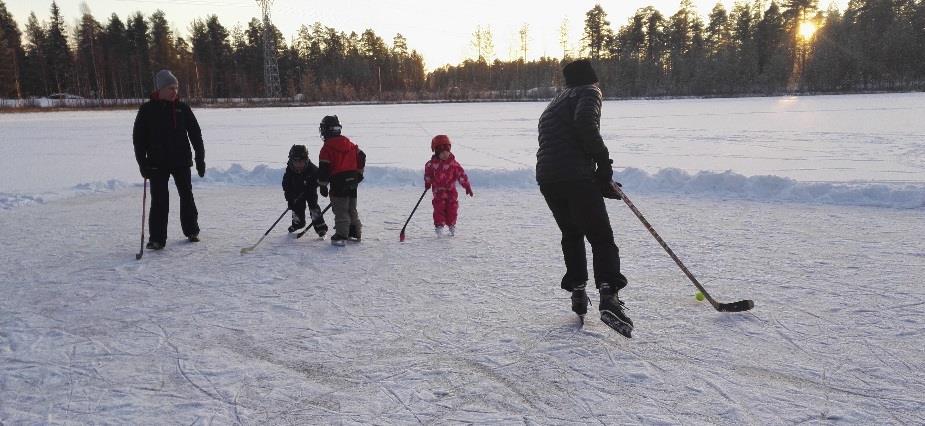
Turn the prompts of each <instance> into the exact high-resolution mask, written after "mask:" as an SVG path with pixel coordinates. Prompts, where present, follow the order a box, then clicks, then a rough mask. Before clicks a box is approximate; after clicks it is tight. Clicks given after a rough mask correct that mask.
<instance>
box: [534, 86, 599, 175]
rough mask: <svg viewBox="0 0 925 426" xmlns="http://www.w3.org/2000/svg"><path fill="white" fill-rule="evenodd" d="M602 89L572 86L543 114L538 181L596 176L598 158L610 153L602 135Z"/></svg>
mask: <svg viewBox="0 0 925 426" xmlns="http://www.w3.org/2000/svg"><path fill="white" fill-rule="evenodd" d="M602 99H603V96H602V95H601V90H600V89H598V88H597V86H595V85H593V84H589V85H584V86H577V87H569V88H567V89H565V90H564V91H563V92H562V93H560V94H559V96H556V98H555V99H553V100H552V102H550V103H549V105H548V106H547V107H546V110H545V111H543V114H542V115H541V116H540V122H539V125H538V128H539V137H538V140H539V146H540V147H539V149H538V150H537V151H536V181H537V183H540V184H544V183H555V182H567V181H575V180H585V179H593V178H594V170H595V162H598V163H606V161H607V159H608V158H609V157H610V154H609V153H608V151H607V146H606V145H604V140H603V138H601V131H600V124H601V102H602Z"/></svg>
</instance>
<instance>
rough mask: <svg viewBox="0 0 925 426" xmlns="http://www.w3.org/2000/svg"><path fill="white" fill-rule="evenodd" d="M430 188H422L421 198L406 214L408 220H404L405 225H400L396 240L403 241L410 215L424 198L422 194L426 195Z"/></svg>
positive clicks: (412, 214)
mask: <svg viewBox="0 0 925 426" xmlns="http://www.w3.org/2000/svg"><path fill="white" fill-rule="evenodd" d="M428 190H430V188H424V192H422V193H421V198H418V202H417V204H415V205H414V208H413V209H412V210H411V214H409V215H408V220H406V221H405V226H402V227H401V232H400V233H399V234H398V242H400V243H403V242H405V228H407V227H408V222H411V216H414V212H416V211H417V210H418V206H420V205H421V200H423V199H424V196H425V195H427V191H428Z"/></svg>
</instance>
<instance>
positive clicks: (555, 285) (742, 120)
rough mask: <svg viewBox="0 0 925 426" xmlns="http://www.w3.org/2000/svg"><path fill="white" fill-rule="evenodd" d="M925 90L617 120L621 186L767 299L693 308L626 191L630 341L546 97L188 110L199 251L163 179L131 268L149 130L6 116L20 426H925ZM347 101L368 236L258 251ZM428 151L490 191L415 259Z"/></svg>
mask: <svg viewBox="0 0 925 426" xmlns="http://www.w3.org/2000/svg"><path fill="white" fill-rule="evenodd" d="M923 101H925V95H923V94H892V95H863V96H820V97H806V98H752V99H715V100H664V101H621V102H607V104H606V105H605V107H604V119H603V133H604V135H605V138H606V140H607V144H608V146H609V147H610V149H611V151H612V156H613V158H614V159H615V160H616V165H617V166H618V168H619V169H618V173H617V174H616V177H617V178H618V179H619V180H620V181H621V182H623V184H624V189H625V190H626V191H627V194H632V195H631V196H632V198H633V200H634V202H635V203H636V204H637V205H638V206H639V208H640V209H641V210H642V211H643V212H644V213H645V214H646V217H647V218H648V219H649V221H651V223H652V225H653V226H654V227H655V228H657V229H658V231H659V233H660V234H661V235H662V236H663V237H664V238H665V239H666V240H667V241H668V243H669V244H670V245H671V247H672V248H673V249H674V250H675V252H676V253H677V254H678V256H680V257H681V258H682V259H683V260H684V262H685V264H686V265H687V266H688V267H689V268H690V270H691V271H692V272H693V273H694V274H695V275H696V276H697V277H698V278H699V279H700V280H701V282H702V283H703V284H704V286H705V287H706V288H707V289H709V291H710V293H711V294H712V295H713V297H715V298H716V299H718V300H720V301H723V302H732V301H736V300H741V299H752V300H754V301H755V308H754V309H753V310H751V311H748V312H743V313H720V312H716V311H715V310H714V309H712V308H711V307H710V306H709V305H708V304H706V303H705V302H698V301H696V300H695V298H694V287H693V286H692V285H691V284H690V283H689V282H688V281H687V278H686V277H685V276H684V275H683V274H682V273H681V272H680V270H679V268H677V266H676V265H675V264H674V262H672V261H671V259H670V258H669V257H668V255H667V254H666V253H665V252H664V250H663V249H662V248H661V247H660V246H659V245H658V244H657V243H656V242H655V241H654V240H653V239H652V238H651V236H650V235H649V233H648V232H647V231H646V230H645V228H644V227H643V226H642V225H641V224H640V223H639V222H638V221H637V220H636V218H635V217H634V216H633V215H632V213H631V212H630V211H629V209H627V208H626V206H625V205H624V204H623V203H622V202H620V201H608V202H607V203H608V204H607V209H608V212H609V214H610V219H611V224H612V225H613V229H614V232H615V239H616V240H617V244H618V245H619V247H620V253H621V256H622V259H621V268H622V271H623V272H624V274H625V275H626V276H627V278H628V280H629V285H628V286H627V288H625V289H624V290H623V291H621V298H622V299H623V300H624V301H625V302H626V304H627V308H628V310H627V313H628V314H629V315H630V316H631V318H633V320H634V322H635V325H636V328H635V330H634V335H633V338H632V339H625V338H623V337H622V336H619V335H617V334H616V333H614V332H612V331H611V330H610V329H609V328H607V327H606V326H605V325H603V324H602V323H601V322H600V319H599V313H598V312H597V311H596V310H595V309H592V310H591V311H590V312H589V315H588V318H587V323H586V324H585V326H584V327H583V328H581V329H579V328H578V327H577V320H576V318H575V316H574V314H572V313H571V312H570V311H569V305H570V301H569V297H568V294H567V293H565V292H563V291H562V290H561V289H560V288H559V280H560V278H561V275H562V273H563V266H562V258H561V248H560V240H559V233H558V230H557V228H556V225H555V223H554V221H553V219H552V217H551V215H550V214H549V211H548V209H547V207H546V205H545V202H544V201H543V199H542V196H541V195H540V194H539V191H538V190H537V188H536V186H535V182H533V176H532V167H533V166H532V165H533V161H534V154H535V149H536V129H535V127H536V119H537V117H538V116H539V114H540V111H541V110H542V109H543V108H544V107H545V103H502V104H445V105H388V106H343V107H325V108H320V107H318V108H274V109H238V110H229V109H197V110H196V113H197V114H198V116H199V118H200V121H201V122H202V125H203V128H204V129H205V139H206V150H207V156H206V158H207V162H208V165H209V170H208V172H207V174H206V177H205V179H200V178H198V177H196V178H194V180H193V182H194V183H193V185H194V188H195V189H194V191H195V194H196V202H197V205H198V207H199V212H200V216H199V219H200V225H201V227H202V237H203V240H202V242H200V243H196V244H191V243H188V242H187V241H186V240H185V239H184V238H183V237H182V233H181V230H180V229H179V228H180V226H179V223H178V222H179V221H178V220H177V216H178V212H177V210H178V209H177V204H175V202H174V201H173V200H176V191H175V190H174V189H173V187H172V186H171V189H170V191H171V196H172V198H171V200H172V201H171V202H172V204H173V205H172V207H173V208H172V211H171V216H170V226H169V228H168V244H167V247H166V248H165V249H164V250H162V251H156V252H152V251H147V252H146V253H145V255H144V257H143V258H142V259H141V260H136V259H135V253H136V252H137V251H138V249H139V243H140V240H139V231H140V229H139V228H140V223H139V222H140V219H141V217H140V216H141V211H140V210H141V209H140V207H141V204H142V197H143V195H142V191H143V189H142V183H141V182H142V181H141V179H140V178H139V176H138V171H137V167H136V165H135V162H134V157H133V154H132V144H131V126H132V121H133V119H134V115H135V112H134V111H99V112H93V111H90V112H55V113H30V114H3V115H0V130H2V131H0V138H2V141H0V158H2V159H3V160H2V161H3V163H2V165H3V167H0V241H2V242H3V244H4V250H0V295H2V296H0V424H7V423H9V424H22V423H26V424H46V423H78V424H99V423H103V424H197V425H198V424H344V423H347V424H369V423H375V424H409V423H426V424H434V423H436V424H444V423H480V424H595V423H597V424H685V425H688V424H690V425H697V424H729V425H739V424H761V425H763V424H800V423H824V424H829V423H848V424H884V423H892V424H925V414H923V413H925V397H923V395H925V374H923V373H922V372H923V371H925V353H923V351H922V342H923V338H925V290H923V289H925V287H923V285H922V283H923V282H925V240H923V239H922V238H921V235H920V231H914V230H916V229H919V230H921V229H925V215H923V214H922V212H923V211H925V208H923V207H925V173H923V171H925V164H923V161H925V137H923V136H925V124H923V121H925V120H922V117H925V114H923V113H925V111H923V109H925V102H923ZM330 113H336V114H338V115H339V116H340V117H341V120H342V121H343V123H344V125H345V133H346V134H347V135H349V136H351V137H352V138H353V139H355V140H356V141H357V142H358V143H359V144H360V145H361V146H362V147H363V148H364V149H365V150H366V152H367V153H368V154H369V158H370V164H371V165H370V166H369V167H368V168H367V171H366V175H367V180H366V181H364V184H363V186H362V189H361V191H360V196H359V199H360V207H359V209H360V213H361V216H362V218H363V222H364V232H363V242H362V243H359V244H352V243H351V244H349V245H348V246H347V247H343V248H338V247H332V246H331V245H330V244H329V243H328V241H322V240H318V239H314V238H303V239H298V240H296V239H294V238H293V237H292V236H291V235H290V234H287V233H286V231H285V222H286V221H284V222H282V223H281V224H280V225H281V226H278V227H277V228H276V229H274V230H273V231H272V233H270V234H268V235H267V238H266V240H265V241H263V244H262V245H261V246H260V247H259V248H258V249H257V250H256V251H255V252H253V253H251V254H248V255H241V254H240V249H241V248H242V247H248V246H251V245H252V244H254V242H256V241H257V239H258V238H260V236H261V235H263V233H264V232H265V230H266V229H267V227H268V226H269V225H270V224H271V223H272V221H273V220H274V219H275V218H276V217H278V216H277V215H279V214H280V212H281V211H283V209H285V203H284V201H283V197H282V191H281V189H280V187H279V183H280V179H281V177H282V168H283V167H284V164H283V162H284V161H285V158H286V154H287V153H288V150H289V146H290V145H292V144H295V143H302V144H308V145H309V149H310V152H311V154H312V158H313V159H315V158H317V151H318V148H319V140H318V139H317V130H316V128H317V123H318V122H319V121H320V118H321V117H322V116H323V115H326V114H330ZM435 133H447V134H449V135H450V137H451V138H453V140H454V142H455V147H454V151H455V152H456V154H457V157H458V158H459V160H460V162H461V163H462V164H463V165H464V166H465V167H466V168H467V170H468V171H469V175H470V177H471V180H472V182H473V186H474V190H475V197H473V198H468V197H463V199H461V200H460V222H459V228H458V233H457V235H456V237H453V238H437V237H436V236H434V233H433V230H432V229H433V228H432V220H431V218H430V213H431V212H432V210H431V208H430V206H429V203H428V202H426V201H425V203H422V205H421V209H419V210H418V213H417V215H416V216H414V218H413V220H411V221H410V222H409V224H408V228H407V235H408V239H407V240H406V241H405V242H399V238H398V235H399V230H400V229H401V228H402V226H403V223H404V221H405V219H406V218H407V214H408V212H409V211H410V209H411V207H412V206H413V205H414V202H415V200H417V198H418V195H419V194H420V191H421V188H420V184H421V179H422V174H423V172H422V167H423V164H424V162H425V161H426V159H427V158H428V156H429V140H430V137H431V136H432V135H433V134H435ZM727 171H728V172H727ZM412 185H416V186H412ZM70 195H79V196H70ZM322 202H323V203H326V202H327V200H322ZM883 207H887V208H883ZM326 219H327V220H328V223H329V224H330V223H331V222H332V218H331V214H330V213H329V214H328V216H327V218H326ZM590 295H591V299H592V301H593V302H595V303H594V304H595V306H596V305H597V300H598V294H597V292H596V291H594V290H592V291H591V293H590ZM916 395H918V396H916Z"/></svg>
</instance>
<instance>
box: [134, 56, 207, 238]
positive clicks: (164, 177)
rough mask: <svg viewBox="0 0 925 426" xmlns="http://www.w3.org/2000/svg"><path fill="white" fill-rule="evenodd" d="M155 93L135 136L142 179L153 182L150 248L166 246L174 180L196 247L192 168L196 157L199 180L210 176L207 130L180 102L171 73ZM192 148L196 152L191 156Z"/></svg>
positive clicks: (163, 75)
mask: <svg viewBox="0 0 925 426" xmlns="http://www.w3.org/2000/svg"><path fill="white" fill-rule="evenodd" d="M154 87H155V89H156V90H155V91H154V92H153V93H152V94H151V98H150V100H148V101H147V102H145V103H144V104H143V105H141V107H140V108H139V109H138V115H137V116H136V117H135V125H134V128H133V130H132V142H133V144H134V146H135V160H136V161H137V162H138V168H139V169H140V171H141V175H142V177H144V178H145V179H148V180H150V181H151V212H150V215H149V217H148V230H149V231H150V234H151V235H150V237H149V239H148V244H147V248H148V249H152V250H160V249H162V248H164V245H165V244H166V243H167V217H168V213H169V210H170V194H169V192H168V189H167V181H168V180H169V179H170V177H171V176H173V180H174V183H175V184H176V186H177V192H178V193H179V195H180V226H181V228H182V229H183V234H184V235H186V237H187V238H188V239H189V241H191V242H198V241H199V211H198V210H197V209H196V201H195V200H194V199H193V184H192V175H191V173H190V167H192V166H193V151H195V153H196V156H195V160H196V162H195V164H196V171H197V172H198V173H199V177H204V176H205V173H206V162H205V155H206V151H205V148H204V147H203V143H202V130H201V129H200V128H199V122H198V121H196V116H195V115H193V110H191V109H190V107H189V105H187V104H186V103H184V102H181V101H180V100H179V97H178V96H177V94H178V92H179V84H178V82H177V78H176V77H175V76H174V75H173V73H171V72H170V71H169V70H161V71H160V72H158V73H157V75H156V76H155V77H154ZM190 145H192V147H193V149H192V150H190Z"/></svg>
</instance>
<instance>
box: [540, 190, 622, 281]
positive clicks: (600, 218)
mask: <svg viewBox="0 0 925 426" xmlns="http://www.w3.org/2000/svg"><path fill="white" fill-rule="evenodd" d="M540 192H541V193H542V194H543V197H544V198H545V199H546V204H547V205H548V206H549V210H551V211H552V215H553V217H554V218H555V219H556V224H557V225H559V230H560V231H562V254H563V255H564V257H565V271H566V272H565V276H564V277H563V278H562V288H563V289H566V290H569V291H571V290H572V288H573V287H574V286H575V285H580V284H583V283H585V282H586V281H587V280H588V262H587V259H586V256H585V239H586V238H587V240H588V242H589V243H591V253H592V255H593V256H594V283H595V285H596V286H597V287H598V288H600V286H601V283H609V284H611V285H612V286H613V287H615V288H616V289H621V288H623V287H625V286H626V277H624V276H623V274H621V273H620V250H619V249H618V248H617V245H616V244H615V243H614V241H613V230H612V229H611V227H610V217H608V216H607V208H606V206H604V197H602V196H601V192H600V190H599V189H598V187H597V185H595V184H594V182H593V181H591V180H581V181H573V182H558V183H551V184H540Z"/></svg>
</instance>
